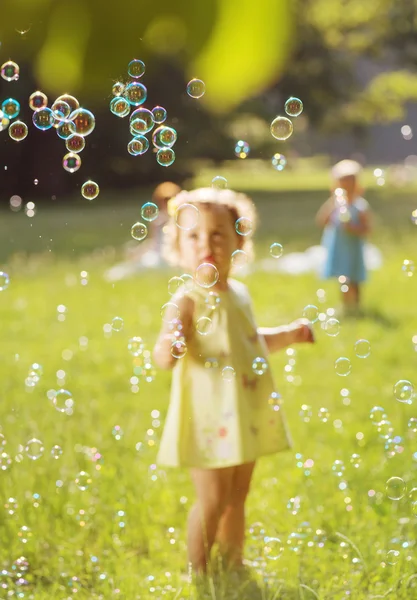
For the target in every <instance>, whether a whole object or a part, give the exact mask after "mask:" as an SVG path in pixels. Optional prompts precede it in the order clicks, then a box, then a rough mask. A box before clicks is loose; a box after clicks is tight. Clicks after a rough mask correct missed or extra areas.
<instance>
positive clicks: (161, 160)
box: [156, 148, 175, 167]
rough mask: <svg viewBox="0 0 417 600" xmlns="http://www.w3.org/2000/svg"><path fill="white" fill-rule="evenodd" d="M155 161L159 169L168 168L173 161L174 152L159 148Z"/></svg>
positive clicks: (169, 149) (170, 149)
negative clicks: (159, 166)
mask: <svg viewBox="0 0 417 600" xmlns="http://www.w3.org/2000/svg"><path fill="white" fill-rule="evenodd" d="M156 161H157V163H158V164H159V165H161V167H169V166H171V165H172V164H173V162H174V161H175V152H174V150H173V149H172V148H160V149H159V150H158V152H157V153H156Z"/></svg>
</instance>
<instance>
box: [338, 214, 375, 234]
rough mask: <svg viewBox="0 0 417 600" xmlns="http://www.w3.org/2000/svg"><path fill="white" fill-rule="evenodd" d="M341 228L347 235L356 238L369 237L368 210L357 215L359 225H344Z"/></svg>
mask: <svg viewBox="0 0 417 600" xmlns="http://www.w3.org/2000/svg"><path fill="white" fill-rule="evenodd" d="M343 227H344V228H345V229H346V231H348V232H349V233H352V234H353V235H357V236H358V237H365V236H367V235H369V233H370V231H371V219H370V213H369V210H365V211H361V212H360V213H359V223H357V224H354V223H344V224H343Z"/></svg>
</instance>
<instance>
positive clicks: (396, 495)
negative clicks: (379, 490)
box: [385, 477, 407, 500]
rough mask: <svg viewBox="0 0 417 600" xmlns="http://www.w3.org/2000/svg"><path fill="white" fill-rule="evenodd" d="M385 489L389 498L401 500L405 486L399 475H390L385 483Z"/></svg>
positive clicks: (405, 489)
mask: <svg viewBox="0 0 417 600" xmlns="http://www.w3.org/2000/svg"><path fill="white" fill-rule="evenodd" d="M385 491H386V494H387V497H388V498H389V499H390V500H401V498H403V497H404V496H405V493H406V491H407V486H406V484H405V482H404V480H403V479H401V477H390V478H389V479H388V481H387V483H386V486H385Z"/></svg>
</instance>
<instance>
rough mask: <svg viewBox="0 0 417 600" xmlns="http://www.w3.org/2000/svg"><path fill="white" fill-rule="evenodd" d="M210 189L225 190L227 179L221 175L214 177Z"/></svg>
mask: <svg viewBox="0 0 417 600" xmlns="http://www.w3.org/2000/svg"><path fill="white" fill-rule="evenodd" d="M211 187H213V188H215V189H216V190H225V189H226V188H227V179H226V178H225V177H222V176H221V175H216V177H213V179H212V181H211Z"/></svg>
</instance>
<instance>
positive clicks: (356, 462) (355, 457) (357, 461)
mask: <svg viewBox="0 0 417 600" xmlns="http://www.w3.org/2000/svg"><path fill="white" fill-rule="evenodd" d="M361 462H362V458H361V457H360V455H359V454H352V456H351V457H350V464H351V465H352V467H354V468H355V469H359V467H360V465H361Z"/></svg>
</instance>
